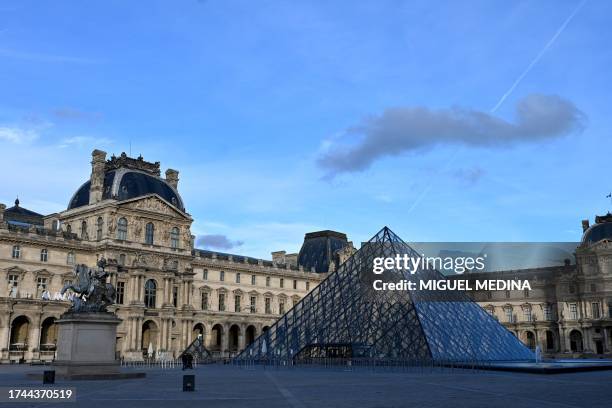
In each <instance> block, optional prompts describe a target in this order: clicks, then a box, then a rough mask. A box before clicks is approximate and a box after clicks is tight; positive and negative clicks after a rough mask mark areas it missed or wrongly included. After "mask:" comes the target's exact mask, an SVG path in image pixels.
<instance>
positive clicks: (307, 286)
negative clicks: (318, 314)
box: [306, 282, 310, 291]
mask: <svg viewBox="0 0 612 408" xmlns="http://www.w3.org/2000/svg"><path fill="white" fill-rule="evenodd" d="M306 290H307V291H308V290H310V282H306Z"/></svg>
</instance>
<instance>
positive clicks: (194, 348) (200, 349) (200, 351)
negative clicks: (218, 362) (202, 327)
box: [179, 335, 212, 361]
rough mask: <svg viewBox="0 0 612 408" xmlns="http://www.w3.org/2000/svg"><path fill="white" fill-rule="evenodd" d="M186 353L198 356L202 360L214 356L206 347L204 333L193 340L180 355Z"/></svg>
mask: <svg viewBox="0 0 612 408" xmlns="http://www.w3.org/2000/svg"><path fill="white" fill-rule="evenodd" d="M185 354H191V355H192V356H193V357H197V358H198V360H200V361H202V360H207V359H210V358H212V355H211V354H210V351H208V349H207V348H206V347H204V339H203V337H202V335H199V336H197V337H196V339H195V340H194V341H192V342H191V344H190V345H189V346H187V348H186V349H185V350H183V352H182V353H181V355H180V356H179V357H182V356H183V355H185Z"/></svg>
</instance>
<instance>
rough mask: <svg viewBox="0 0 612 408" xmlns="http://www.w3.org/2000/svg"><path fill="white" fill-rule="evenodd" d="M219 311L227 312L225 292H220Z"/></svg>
mask: <svg viewBox="0 0 612 408" xmlns="http://www.w3.org/2000/svg"><path fill="white" fill-rule="evenodd" d="M219 311H220V312H225V293H219Z"/></svg>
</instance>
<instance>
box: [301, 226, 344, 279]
mask: <svg viewBox="0 0 612 408" xmlns="http://www.w3.org/2000/svg"><path fill="white" fill-rule="evenodd" d="M347 245H348V241H347V239H346V234H343V233H341V232H336V231H329V230H327V231H318V232H309V233H308V234H306V235H305V236H304V243H303V244H302V248H301V249H300V254H299V255H298V265H301V266H303V267H304V268H305V269H307V270H310V268H315V271H316V272H329V264H330V262H332V261H334V262H335V261H336V259H335V257H334V254H335V252H336V251H337V250H339V249H342V248H344V247H345V246H347Z"/></svg>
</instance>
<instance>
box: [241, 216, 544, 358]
mask: <svg viewBox="0 0 612 408" xmlns="http://www.w3.org/2000/svg"><path fill="white" fill-rule="evenodd" d="M404 254H407V255H408V256H409V257H418V256H419V254H418V253H416V252H415V251H414V250H413V249H412V248H411V247H410V246H409V245H407V244H406V243H404V242H403V241H402V240H401V239H400V238H399V237H398V236H397V235H395V234H394V233H393V232H392V231H391V230H390V229H389V228H387V227H385V228H383V229H382V230H381V231H379V232H378V234H376V235H375V236H374V237H373V238H372V239H370V240H369V241H368V242H366V243H364V244H363V245H362V246H361V248H360V249H359V250H358V251H357V252H356V253H355V254H353V256H351V257H350V258H349V259H348V260H347V261H346V262H345V263H343V264H342V265H341V266H340V267H339V268H338V270H337V271H335V272H333V273H331V274H329V276H328V277H327V278H326V279H325V280H323V281H322V282H321V283H320V284H319V285H318V286H317V287H316V288H314V289H313V290H312V291H311V292H310V293H309V294H308V295H306V296H305V297H304V298H303V299H302V300H301V301H300V302H299V303H298V304H297V305H295V306H294V307H293V308H292V309H291V310H289V311H288V312H287V313H286V314H285V315H284V316H283V317H281V318H280V319H279V320H278V321H277V322H276V323H275V324H274V325H273V326H271V327H270V329H269V330H268V331H266V332H264V333H263V334H262V335H261V336H260V337H258V338H257V339H256V340H255V341H254V342H253V343H252V344H251V345H250V346H248V347H247V348H246V349H245V350H244V351H243V352H242V353H240V354H239V355H238V356H237V357H236V359H237V360H241V359H293V360H295V361H299V360H301V359H304V360H305V359H309V358H320V357H324V358H333V357H351V358H359V357H364V358H383V359H384V358H389V359H405V360H419V361H440V362H450V361H453V362H473V361H479V362H483V361H519V360H523V361H524V360H533V359H534V354H533V353H532V352H531V351H530V350H529V349H528V348H527V347H525V346H524V345H523V343H521V342H520V341H519V340H518V339H517V338H516V337H515V336H514V335H513V334H512V333H511V332H510V331H508V330H507V329H506V328H505V327H504V326H502V325H501V324H500V323H499V322H497V320H495V319H494V318H493V317H491V316H490V315H489V314H488V313H487V312H486V311H484V310H483V309H482V308H481V307H480V306H479V305H478V304H476V303H475V302H473V301H472V300H471V299H470V298H469V297H468V296H467V295H466V294H464V293H463V292H459V291H452V292H451V291H419V290H413V291H404V290H393V291H391V290H384V291H377V290H374V288H373V285H372V284H373V282H374V280H378V279H380V280H382V281H384V282H399V281H401V280H406V281H413V282H416V281H418V280H421V279H424V280H430V279H434V280H444V279H446V278H445V277H444V276H443V275H442V274H441V273H439V272H438V271H436V270H433V269H418V270H417V271H416V272H415V273H414V274H410V273H409V272H407V271H405V270H397V269H391V270H387V271H385V272H383V273H382V274H380V275H376V274H374V273H373V271H372V267H373V260H374V258H377V257H395V256H396V255H400V256H403V255H404Z"/></svg>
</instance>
